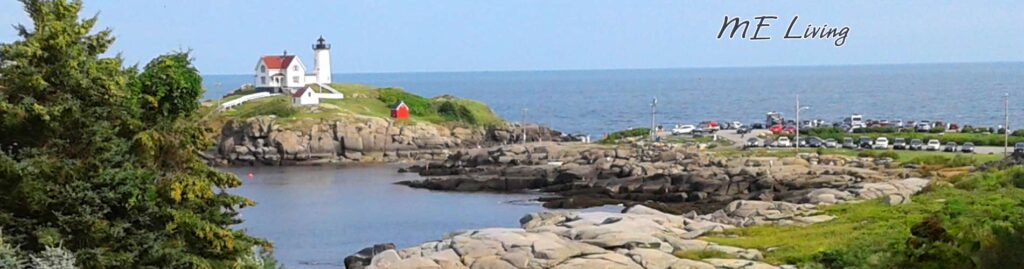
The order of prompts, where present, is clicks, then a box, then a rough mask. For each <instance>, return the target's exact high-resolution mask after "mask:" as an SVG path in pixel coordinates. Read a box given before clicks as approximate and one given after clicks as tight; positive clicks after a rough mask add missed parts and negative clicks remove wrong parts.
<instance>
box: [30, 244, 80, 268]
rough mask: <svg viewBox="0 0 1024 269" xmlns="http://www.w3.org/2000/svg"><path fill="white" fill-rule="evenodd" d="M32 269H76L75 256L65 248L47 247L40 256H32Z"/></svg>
mask: <svg viewBox="0 0 1024 269" xmlns="http://www.w3.org/2000/svg"><path fill="white" fill-rule="evenodd" d="M29 260H31V263H30V266H29V267H31V268H36V269H75V268H77V267H75V256H74V255H72V254H71V253H70V252H68V251H67V250H66V249H64V248H59V247H49V246H47V247H46V248H45V249H43V251H42V252H39V255H31V256H30V259H29Z"/></svg>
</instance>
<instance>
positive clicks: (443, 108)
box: [437, 101, 477, 124]
mask: <svg viewBox="0 0 1024 269" xmlns="http://www.w3.org/2000/svg"><path fill="white" fill-rule="evenodd" d="M437 113H438V114H439V115H441V117H443V118H445V119H447V120H450V121H463V122H466V123H469V124H476V122H477V120H476V117H475V116H474V115H473V112H470V111H469V108H467V107H466V106H463V105H459V104H456V103H455V102H452V101H442V102H441V103H440V104H439V105H438V106H437Z"/></svg>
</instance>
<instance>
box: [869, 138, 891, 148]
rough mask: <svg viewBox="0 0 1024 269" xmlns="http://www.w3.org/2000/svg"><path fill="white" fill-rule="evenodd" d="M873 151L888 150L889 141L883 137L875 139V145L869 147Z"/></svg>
mask: <svg viewBox="0 0 1024 269" xmlns="http://www.w3.org/2000/svg"><path fill="white" fill-rule="evenodd" d="M871 148H873V149H889V139H888V138H885V137H879V138H875V144H874V145H872V146H871Z"/></svg>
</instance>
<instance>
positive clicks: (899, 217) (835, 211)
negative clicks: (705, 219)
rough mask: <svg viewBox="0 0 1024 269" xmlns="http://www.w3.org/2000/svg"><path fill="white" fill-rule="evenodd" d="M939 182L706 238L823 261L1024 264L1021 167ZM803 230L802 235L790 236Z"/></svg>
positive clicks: (771, 255)
mask: <svg viewBox="0 0 1024 269" xmlns="http://www.w3.org/2000/svg"><path fill="white" fill-rule="evenodd" d="M952 183H953V184H942V183H939V184H934V185H933V186H932V187H931V190H930V191H928V192H926V193H923V194H920V195H917V196H914V198H913V200H914V202H912V203H910V204H905V205H898V206H890V205H886V204H884V203H881V202H880V201H878V200H874V201H868V202H864V203H857V204H842V205H835V206H829V207H825V208H823V210H824V211H825V213H828V214H832V215H835V216H836V217H837V218H836V219H835V220H833V221H830V222H825V223H818V224H813V225H809V226H806V227H797V226H755V227H748V228H741V229H735V230H729V231H727V232H726V235H719V236H713V237H710V238H706V239H707V240H709V241H713V242H718V243H722V244H730V245H735V246H739V247H745V248H759V249H762V250H764V249H767V248H775V251H772V252H767V253H766V257H765V258H766V260H767V261H770V262H778V263H790V264H799V265H802V266H803V267H824V268H1022V267H1024V247H1022V246H1024V234H1022V232H1024V189H1021V187H1022V186H1024V167H1014V168H1010V169H1007V170H1003V171H991V172H980V173H974V174H967V175H962V176H959V177H957V178H954V179H953V181H952ZM793 238H799V240H793Z"/></svg>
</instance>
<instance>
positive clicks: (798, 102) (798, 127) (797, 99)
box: [783, 94, 800, 155]
mask: <svg viewBox="0 0 1024 269" xmlns="http://www.w3.org/2000/svg"><path fill="white" fill-rule="evenodd" d="M783 128H785V127H783ZM793 142H796V154H797V155H800V95H799V94H797V95H796V141H793Z"/></svg>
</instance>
